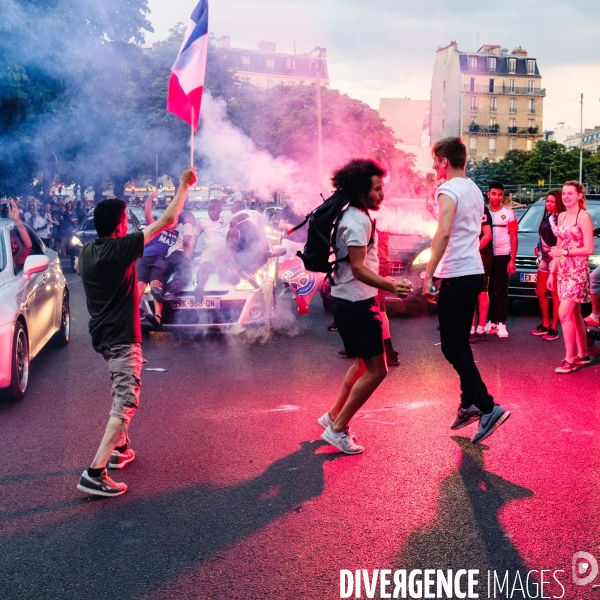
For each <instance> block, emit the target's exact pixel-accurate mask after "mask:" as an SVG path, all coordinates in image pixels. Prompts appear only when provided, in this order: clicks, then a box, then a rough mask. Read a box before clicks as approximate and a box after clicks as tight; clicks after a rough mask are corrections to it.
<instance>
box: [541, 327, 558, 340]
mask: <svg viewBox="0 0 600 600" xmlns="http://www.w3.org/2000/svg"><path fill="white" fill-rule="evenodd" d="M558 337H559V336H558V331H557V330H556V329H552V327H548V333H546V334H545V335H544V337H543V338H542V339H543V340H550V341H552V340H557V339H558Z"/></svg>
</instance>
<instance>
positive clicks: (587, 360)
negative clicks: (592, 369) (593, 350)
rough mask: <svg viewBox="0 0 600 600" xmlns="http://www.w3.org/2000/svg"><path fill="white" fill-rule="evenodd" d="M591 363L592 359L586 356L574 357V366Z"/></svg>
mask: <svg viewBox="0 0 600 600" xmlns="http://www.w3.org/2000/svg"><path fill="white" fill-rule="evenodd" d="M591 362H592V358H591V357H590V355H589V354H588V355H587V356H576V357H575V364H576V365H589V364H590V363H591Z"/></svg>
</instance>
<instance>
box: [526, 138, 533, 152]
mask: <svg viewBox="0 0 600 600" xmlns="http://www.w3.org/2000/svg"><path fill="white" fill-rule="evenodd" d="M532 147H533V140H527V151H528V152H531V148H532Z"/></svg>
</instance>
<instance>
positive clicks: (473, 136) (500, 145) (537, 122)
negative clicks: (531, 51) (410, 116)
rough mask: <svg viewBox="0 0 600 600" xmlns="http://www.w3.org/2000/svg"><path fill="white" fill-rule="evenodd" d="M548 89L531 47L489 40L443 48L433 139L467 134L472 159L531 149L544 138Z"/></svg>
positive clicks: (434, 91)
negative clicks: (472, 47) (469, 47)
mask: <svg viewBox="0 0 600 600" xmlns="http://www.w3.org/2000/svg"><path fill="white" fill-rule="evenodd" d="M545 95H546V90H544V89H542V76H541V75H540V72H539V68H538V65H537V60H536V59H535V58H531V57H529V56H528V55H527V51H526V50H523V49H522V48H516V49H515V50H513V51H512V52H511V53H508V51H507V49H506V48H502V47H500V46H490V45H485V46H482V47H481V48H479V50H478V51H477V52H460V51H459V50H458V45H457V43H456V42H451V43H450V45H448V46H445V47H443V48H442V47H440V48H438V50H437V52H436V60H435V65H434V70H433V78H432V82H431V100H430V103H431V110H430V131H431V140H432V143H433V142H435V141H436V140H439V139H442V138H444V137H449V136H460V137H462V138H463V140H464V142H465V144H466V146H467V149H468V156H469V160H476V161H480V160H482V159H484V158H488V159H489V160H491V161H494V160H500V159H501V158H503V157H504V155H505V154H506V153H507V152H508V151H509V150H531V149H532V148H533V146H534V145H535V143H536V142H537V141H538V140H540V139H543V132H542V117H543V107H544V105H543V102H544V97H545Z"/></svg>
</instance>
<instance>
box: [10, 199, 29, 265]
mask: <svg viewBox="0 0 600 600" xmlns="http://www.w3.org/2000/svg"><path fill="white" fill-rule="evenodd" d="M8 218H9V219H12V220H13V221H14V222H15V225H16V226H17V229H16V230H14V229H11V230H10V247H11V251H12V259H13V266H14V270H15V274H17V273H19V272H20V271H21V270H22V269H23V265H24V264H25V260H26V259H27V257H28V256H29V254H30V253H31V247H32V244H31V238H30V237H29V234H28V233H27V229H25V225H23V221H21V214H20V213H19V208H18V207H17V204H16V203H15V201H14V200H10V202H9V205H8Z"/></svg>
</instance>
